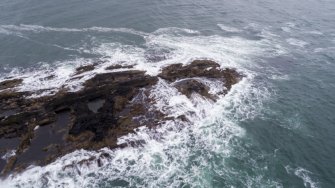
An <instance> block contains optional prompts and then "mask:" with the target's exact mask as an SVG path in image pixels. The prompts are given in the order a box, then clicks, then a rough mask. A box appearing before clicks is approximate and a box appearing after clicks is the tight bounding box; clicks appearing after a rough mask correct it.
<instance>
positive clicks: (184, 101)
mask: <svg viewBox="0 0 335 188" xmlns="http://www.w3.org/2000/svg"><path fill="white" fill-rule="evenodd" d="M37 29H38V27H37ZM144 39H145V41H146V43H145V45H146V48H140V47H137V46H130V45H123V44H118V43H102V44H100V45H97V46H95V47H93V48H92V49H90V51H91V52H92V53H94V54H97V55H101V56H104V57H105V58H104V59H103V60H104V61H105V62H104V63H102V64H99V65H97V67H96V69H94V70H93V71H90V72H85V73H83V74H82V75H80V76H83V78H80V79H78V80H75V81H71V78H73V73H74V70H75V67H77V66H78V65H77V64H85V63H87V64H89V63H92V62H93V60H87V59H75V60H73V61H67V62H66V63H64V64H62V62H59V64H57V66H55V67H54V68H52V67H49V66H46V67H45V68H42V69H41V70H37V71H36V72H33V73H31V72H30V73H27V74H21V75H20V76H21V77H22V78H24V83H23V85H22V86H20V87H19V89H20V90H34V89H35V90H36V89H41V88H44V89H45V88H48V87H47V83H49V82H50V87H49V88H53V89H55V88H56V86H58V87H70V88H72V87H74V88H78V87H80V83H82V82H83V81H85V80H87V79H89V78H91V77H92V76H94V75H95V74H99V73H103V72H107V70H106V69H105V68H106V67H107V66H109V65H113V64H117V63H121V62H123V63H124V62H126V63H127V64H135V69H140V70H145V71H147V73H148V74H150V75H157V74H158V73H159V72H160V70H161V68H162V67H165V66H167V65H169V64H173V63H183V64H187V63H190V62H191V61H192V60H194V59H199V58H200V59H212V60H215V61H216V62H218V63H219V64H220V65H221V67H222V68H224V67H232V68H236V69H238V70H239V71H241V72H243V73H244V74H245V76H246V77H245V78H244V79H243V80H242V81H241V82H239V83H238V84H236V85H234V86H233V87H232V89H231V91H230V92H229V93H228V94H227V95H226V96H225V97H222V96H221V97H220V98H219V99H218V101H217V102H213V101H211V100H208V99H206V98H203V97H202V96H200V95H197V94H193V95H192V97H191V99H189V98H187V97H186V96H184V95H182V94H181V93H179V92H178V90H177V89H175V87H173V83H168V82H166V81H164V80H161V79H160V80H159V82H158V84H157V85H156V86H155V87H154V89H153V91H152V92H151V95H150V96H149V97H151V98H154V99H155V101H156V103H155V105H154V106H153V107H152V108H153V109H151V110H159V111H161V112H163V113H166V114H168V115H169V116H172V117H178V116H180V115H185V116H186V118H187V119H188V120H189V122H183V121H180V120H178V119H175V120H170V121H164V122H162V123H161V124H160V125H157V128H156V129H154V130H152V129H148V128H146V127H145V126H143V127H141V128H139V129H137V130H135V132H136V133H135V134H129V135H126V136H124V137H121V138H119V139H118V143H119V144H121V143H126V142H130V141H138V140H144V141H145V144H143V146H142V147H134V148H133V147H128V148H124V149H115V150H110V149H106V148H104V149H102V150H100V151H85V150H78V151H75V152H73V153H70V154H68V155H66V156H63V157H61V158H59V159H57V160H56V161H55V162H53V163H51V164H49V165H47V166H45V167H38V166H31V167H30V168H29V169H27V170H25V171H24V172H22V173H20V174H12V175H10V176H9V177H8V178H7V179H5V180H3V181H2V182H1V183H2V184H3V185H4V186H7V187H14V186H16V185H19V186H23V187H29V186H33V187H43V186H45V187H57V186H59V187H87V186H99V185H101V184H104V183H105V184H104V185H106V186H108V185H112V184H113V182H115V181H121V180H122V181H124V182H127V185H128V186H129V187H132V186H137V187H167V186H171V187H180V186H182V185H189V186H191V187H196V186H198V187H210V186H211V182H209V181H206V179H205V178H204V176H205V174H204V173H205V171H206V169H208V166H210V165H212V163H211V161H213V160H212V158H213V156H215V157H217V158H220V159H222V160H224V159H225V158H226V157H228V156H229V155H230V153H231V151H232V150H233V146H232V142H233V140H234V139H236V138H237V137H241V136H243V135H244V134H245V132H244V129H242V128H241V127H239V126H238V122H240V121H243V120H245V119H249V118H254V117H256V116H257V115H259V113H260V109H262V105H263V102H264V101H266V100H267V99H268V98H269V97H270V95H271V94H270V92H269V91H268V90H267V88H266V87H262V86H261V85H260V83H259V82H258V83H257V85H256V84H254V77H255V74H256V73H254V72H253V71H251V70H250V67H255V66H257V65H256V64H255V60H257V58H259V57H267V56H276V55H278V54H279V53H282V51H284V50H283V49H281V48H280V46H276V45H273V43H274V41H272V39H271V38H267V39H263V40H260V41H249V40H246V39H243V38H239V37H231V38H228V37H222V36H216V35H214V36H201V35H200V34H199V33H198V32H193V31H189V30H184V29H173V28H168V29H160V30H158V31H156V32H154V33H151V34H148V35H145V36H144ZM161 48H163V49H169V55H168V56H166V59H162V60H161V61H159V62H155V63H152V62H150V61H147V60H146V58H145V53H146V52H147V51H146V50H148V49H161ZM41 71H46V72H44V74H42V73H43V72H41ZM47 71H49V72H47ZM12 74H13V75H15V74H16V73H12ZM45 74H48V75H50V74H55V78H54V79H52V80H51V81H50V80H48V81H45V82H43V81H41V82H39V83H34V81H36V80H37V79H40V78H41V77H42V76H40V77H39V75H43V76H45ZM29 76H30V78H27V77H29ZM42 80H43V79H42ZM199 80H200V79H199ZM200 81H202V82H203V83H205V84H206V85H207V86H208V87H210V92H211V93H220V91H222V90H224V89H225V88H224V86H223V85H221V84H219V83H217V82H215V81H211V80H206V79H201V80H200ZM101 153H108V154H109V155H110V156H111V157H110V158H104V159H101V160H102V163H103V165H102V166H101V167H99V166H98V165H97V163H96V161H92V162H89V163H88V164H79V163H78V162H79V161H81V160H84V159H88V158H90V157H92V156H95V157H96V158H98V157H99V156H100V154H101ZM66 165H72V167H68V168H64V167H65V166H66ZM220 165H223V166H220V168H219V169H213V170H214V171H215V173H218V174H220V173H228V175H230V176H236V174H235V173H234V171H233V170H229V166H226V164H225V163H224V161H223V162H222V164H220ZM223 171H224V172H223ZM212 173H214V172H212ZM241 181H243V180H241ZM248 181H251V182H254V183H256V184H257V183H259V182H260V181H261V180H259V179H257V178H256V179H255V178H249V180H248ZM242 183H243V184H245V185H247V184H248V182H242Z"/></svg>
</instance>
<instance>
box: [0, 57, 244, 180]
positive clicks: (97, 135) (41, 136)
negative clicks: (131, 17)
mask: <svg viewBox="0 0 335 188" xmlns="http://www.w3.org/2000/svg"><path fill="white" fill-rule="evenodd" d="M94 66H95V65H90V66H83V67H79V68H77V73H75V74H76V75H79V74H81V73H83V72H86V71H90V70H93V69H94ZM125 68H133V66H121V65H115V66H112V67H109V68H108V70H113V71H114V72H108V73H103V74H97V75H95V76H94V77H93V78H91V79H89V80H87V81H86V82H85V83H84V84H83V89H81V90H80V91H77V92H68V91H67V90H66V89H65V88H60V89H59V91H58V92H57V93H56V94H54V95H52V96H43V97H38V98H29V97H28V98H27V96H30V95H32V93H31V92H19V91H17V90H16V89H15V87H16V86H18V85H20V84H21V83H22V80H21V79H12V80H6V81H3V82H1V83H0V146H1V147H0V155H1V156H3V159H4V160H2V162H0V168H1V169H0V170H2V173H3V174H6V173H8V172H11V171H13V170H15V171H18V170H22V169H24V168H26V167H27V166H28V165H31V164H36V165H46V164H48V163H50V162H52V161H53V160H55V159H56V158H57V157H60V156H62V155H65V154H67V153H70V152H73V151H74V150H77V149H87V150H97V149H100V148H103V147H109V148H117V147H135V146H138V145H140V144H142V143H141V142H139V143H127V144H118V143H117V139H118V138H119V137H121V136H124V135H126V134H129V133H133V132H134V129H136V128H138V127H140V126H147V127H150V128H155V126H157V125H159V124H160V123H161V122H163V121H165V120H167V119H169V120H171V117H169V116H168V114H164V113H163V112H161V111H159V110H155V109H154V108H151V107H152V106H153V105H154V104H155V102H156V101H155V100H154V99H153V98H152V97H150V93H151V90H152V88H153V87H154V86H155V85H156V84H157V82H158V81H159V80H164V81H166V82H167V83H171V84H173V86H174V87H175V88H176V89H177V90H178V91H179V92H180V93H181V94H183V95H185V96H187V97H189V98H190V97H192V94H194V93H197V94H199V95H201V96H202V97H204V98H207V99H208V100H212V101H216V100H217V98H218V96H217V95H225V94H226V93H227V92H228V91H229V90H230V89H231V87H232V85H234V84H236V83H238V82H239V81H240V80H241V78H242V75H241V74H240V73H238V72H237V71H236V70H234V69H228V68H226V69H221V68H220V66H219V64H217V63H216V62H214V61H210V60H195V61H193V62H191V63H190V64H188V65H185V66H184V65H183V64H172V65H169V66H166V67H165V68H163V69H162V70H161V73H160V74H158V75H157V76H149V75H147V74H146V73H145V72H144V71H139V70H133V69H132V70H127V71H117V69H123V70H124V69H125ZM201 79H207V80H215V81H216V82H220V83H222V84H223V85H224V86H225V88H226V89H225V90H224V91H223V92H221V93H218V94H213V93H211V92H210V91H209V87H208V86H207V85H206V84H204V83H203V82H201ZM41 92H42V91H41ZM178 118H179V119H180V120H181V121H187V118H185V117H183V116H181V117H178ZM103 157H108V156H103Z"/></svg>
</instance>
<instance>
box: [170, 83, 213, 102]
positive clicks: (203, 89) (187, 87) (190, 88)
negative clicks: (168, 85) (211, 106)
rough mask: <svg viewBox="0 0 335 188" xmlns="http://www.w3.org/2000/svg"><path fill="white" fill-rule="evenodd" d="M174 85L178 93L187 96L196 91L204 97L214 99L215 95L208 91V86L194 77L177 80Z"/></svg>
mask: <svg viewBox="0 0 335 188" xmlns="http://www.w3.org/2000/svg"><path fill="white" fill-rule="evenodd" d="M175 87H176V88H177V89H178V91H179V92H180V93H182V94H184V95H186V96H187V97H188V98H190V97H191V95H192V93H198V94H200V95H202V96H204V97H206V98H209V99H212V100H213V101H215V97H214V96H213V95H211V94H209V93H208V92H209V87H208V86H206V85H205V84H203V83H201V82H199V81H197V80H194V79H187V80H182V81H179V82H177V83H176V84H175Z"/></svg>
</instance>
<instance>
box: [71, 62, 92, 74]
mask: <svg viewBox="0 0 335 188" xmlns="http://www.w3.org/2000/svg"><path fill="white" fill-rule="evenodd" d="M95 66H96V64H91V65H85V66H81V67H78V68H76V73H75V75H79V74H82V73H84V72H88V71H91V70H94V68H95Z"/></svg>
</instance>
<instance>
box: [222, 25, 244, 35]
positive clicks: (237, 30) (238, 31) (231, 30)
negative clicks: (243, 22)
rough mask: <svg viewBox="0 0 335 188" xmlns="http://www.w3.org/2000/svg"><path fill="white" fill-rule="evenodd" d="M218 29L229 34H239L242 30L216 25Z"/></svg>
mask: <svg viewBox="0 0 335 188" xmlns="http://www.w3.org/2000/svg"><path fill="white" fill-rule="evenodd" d="M217 25H218V26H219V27H220V29H222V30H224V31H227V32H231V33H240V32H242V30H240V29H237V28H235V27H231V26H227V25H224V24H217Z"/></svg>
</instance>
